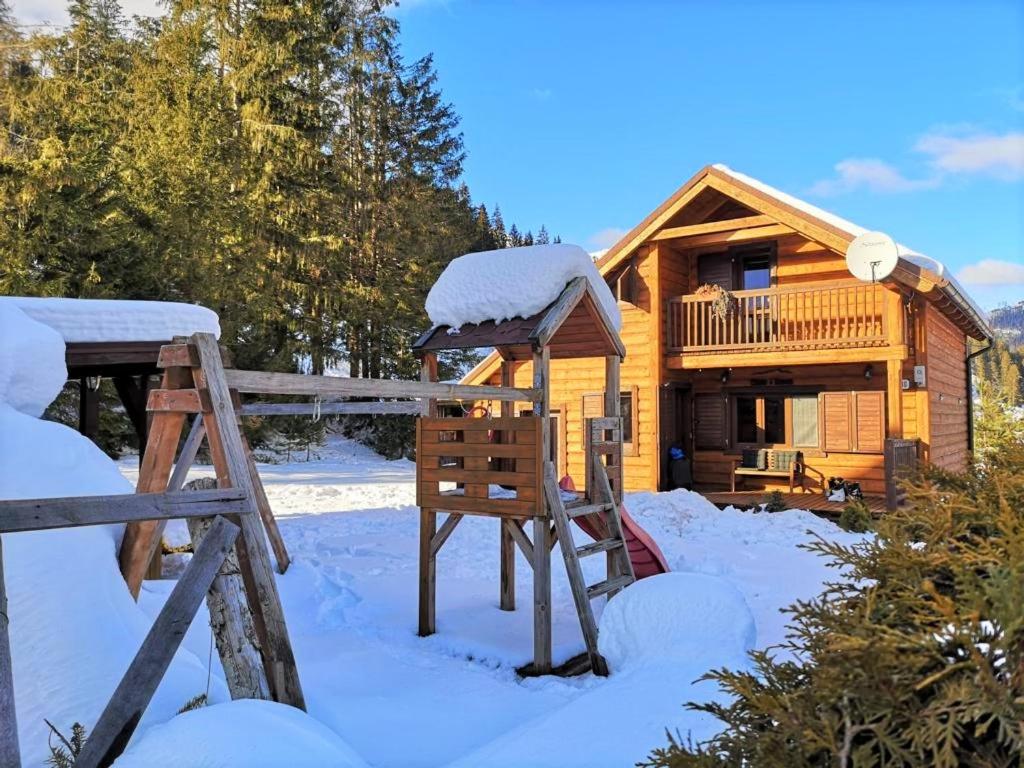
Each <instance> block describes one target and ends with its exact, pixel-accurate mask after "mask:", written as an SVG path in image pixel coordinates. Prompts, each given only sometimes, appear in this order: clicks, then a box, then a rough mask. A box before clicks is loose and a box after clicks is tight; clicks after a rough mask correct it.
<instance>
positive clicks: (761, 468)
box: [730, 448, 804, 493]
mask: <svg viewBox="0 0 1024 768" xmlns="http://www.w3.org/2000/svg"><path fill="white" fill-rule="evenodd" d="M737 477H740V478H744V477H782V478H786V479H788V480H789V492H790V493H792V492H793V486H794V485H795V484H796V481H797V479H799V480H800V489H801V490H803V487H804V462H803V455H802V454H801V453H800V451H777V450H773V449H767V448H761V449H759V450H753V449H752V450H744V451H743V454H742V455H741V456H737V457H736V458H734V459H733V468H732V472H731V473H730V480H731V481H732V492H733V493H735V492H736V478H737Z"/></svg>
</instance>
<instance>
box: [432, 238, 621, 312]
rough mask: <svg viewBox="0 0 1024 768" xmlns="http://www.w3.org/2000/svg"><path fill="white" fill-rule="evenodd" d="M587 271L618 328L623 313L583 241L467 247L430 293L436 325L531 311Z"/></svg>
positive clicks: (556, 294)
mask: <svg viewBox="0 0 1024 768" xmlns="http://www.w3.org/2000/svg"><path fill="white" fill-rule="evenodd" d="M576 277H585V278H586V279H587V282H588V283H589V284H590V288H591V289H592V291H593V294H594V296H595V297H596V298H597V300H598V301H599V302H600V304H601V307H602V309H604V312H605V314H606V315H607V316H608V318H609V319H610V321H611V323H612V326H613V327H614V329H615V330H616V331H617V330H619V329H620V328H621V327H622V315H621V313H620V312H619V307H618V304H617V303H616V301H615V297H614V296H612V292H611V291H610V290H609V288H608V286H607V284H606V283H605V281H604V279H603V278H602V277H601V274H600V273H599V272H598V271H597V267H596V266H595V265H594V261H593V259H591V257H590V255H589V254H588V253H587V252H586V251H585V250H583V249H582V248H580V247H579V246H578V245H569V244H567V243H557V244H549V245H531V246H525V247H523V248H501V249H499V250H494V251H481V252H479V253H467V254H466V255H465V256H460V257H459V258H457V259H454V260H453V261H452V262H451V263H450V264H448V266H447V267H445V270H444V272H442V273H441V276H440V277H439V278H438V279H437V282H436V283H434V286H433V287H432V288H431V289H430V293H429V294H428V295H427V315H428V316H429V317H430V320H431V322H432V323H434V325H435V326H450V327H452V328H459V327H461V326H463V325H467V324H470V323H483V322H485V321H488V320H493V321H495V322H501V321H503V320H511V319H512V318H515V317H522V318H527V317H532V316H533V315H535V314H537V313H538V312H540V311H541V310H542V309H544V308H545V307H547V306H549V305H550V304H551V303H552V302H553V301H554V300H555V299H557V298H558V297H559V295H560V294H561V293H562V291H563V290H565V286H566V285H567V284H568V283H569V282H570V281H571V280H572V279H573V278H576Z"/></svg>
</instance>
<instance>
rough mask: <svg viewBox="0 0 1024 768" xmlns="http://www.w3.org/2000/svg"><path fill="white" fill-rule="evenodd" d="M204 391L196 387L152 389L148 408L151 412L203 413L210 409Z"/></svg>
mask: <svg viewBox="0 0 1024 768" xmlns="http://www.w3.org/2000/svg"><path fill="white" fill-rule="evenodd" d="M203 395H204V393H202V392H199V391H198V390H195V389H151V390H150V391H149V399H148V400H147V402H146V410H147V411H149V412H151V413H156V412H159V411H180V412H181V413H202V412H203V411H209V410H210V408H209V406H208V405H206V404H204V402H203V401H204V399H205V398H204V396H203Z"/></svg>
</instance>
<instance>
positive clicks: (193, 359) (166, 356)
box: [156, 344, 199, 368]
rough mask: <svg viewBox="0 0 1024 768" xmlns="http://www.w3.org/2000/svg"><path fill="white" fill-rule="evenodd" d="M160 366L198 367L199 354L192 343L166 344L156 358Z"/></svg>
mask: <svg viewBox="0 0 1024 768" xmlns="http://www.w3.org/2000/svg"><path fill="white" fill-rule="evenodd" d="M156 365H157V367H158V368H196V367H197V366H198V365H199V355H198V354H196V350H195V347H193V346H192V345H190V344H164V345H163V346H162V347H160V353H159V355H158V357H157V360H156Z"/></svg>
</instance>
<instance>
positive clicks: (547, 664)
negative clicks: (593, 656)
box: [533, 483, 557, 674]
mask: <svg viewBox="0 0 1024 768" xmlns="http://www.w3.org/2000/svg"><path fill="white" fill-rule="evenodd" d="M556 486H557V483H556ZM550 542H551V530H550V529H549V528H548V518H547V516H546V515H544V516H537V517H534V518H533V668H534V669H535V670H536V671H537V672H538V673H539V674H545V673H547V672H550V671H551V546H550Z"/></svg>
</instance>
